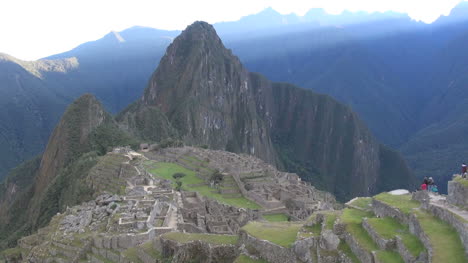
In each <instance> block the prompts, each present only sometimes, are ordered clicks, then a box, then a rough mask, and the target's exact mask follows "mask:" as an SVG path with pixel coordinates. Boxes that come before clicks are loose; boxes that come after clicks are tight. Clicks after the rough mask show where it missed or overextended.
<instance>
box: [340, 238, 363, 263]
mask: <svg viewBox="0 0 468 263" xmlns="http://www.w3.org/2000/svg"><path fill="white" fill-rule="evenodd" d="M338 249H339V250H341V251H343V253H345V255H346V256H348V258H350V259H351V261H352V262H353V263H360V261H359V259H358V258H357V257H356V255H354V253H353V251H352V250H351V248H350V247H349V245H348V244H346V242H344V241H343V240H342V241H340V244H339V245H338Z"/></svg>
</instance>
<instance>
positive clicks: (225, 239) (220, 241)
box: [163, 232, 239, 245]
mask: <svg viewBox="0 0 468 263" xmlns="http://www.w3.org/2000/svg"><path fill="white" fill-rule="evenodd" d="M163 237H164V238H167V239H170V240H174V241H177V242H180V243H188V242H191V241H195V240H200V241H204V242H206V243H210V244H214V245H235V244H236V243H237V241H238V240H239V237H238V236H232V235H214V234H199V233H182V232H169V233H166V234H164V235H163Z"/></svg>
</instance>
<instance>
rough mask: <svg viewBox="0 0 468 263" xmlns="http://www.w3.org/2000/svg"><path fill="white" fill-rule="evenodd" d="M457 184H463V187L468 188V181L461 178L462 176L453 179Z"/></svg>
mask: <svg viewBox="0 0 468 263" xmlns="http://www.w3.org/2000/svg"><path fill="white" fill-rule="evenodd" d="M453 180H454V181H455V182H458V183H460V184H462V185H463V186H465V187H468V179H463V178H461V177H460V176H457V177H455V179H453Z"/></svg>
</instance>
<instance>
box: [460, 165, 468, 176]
mask: <svg viewBox="0 0 468 263" xmlns="http://www.w3.org/2000/svg"><path fill="white" fill-rule="evenodd" d="M467 170H468V167H467V166H466V164H465V163H462V171H461V174H462V177H463V178H466V171H467Z"/></svg>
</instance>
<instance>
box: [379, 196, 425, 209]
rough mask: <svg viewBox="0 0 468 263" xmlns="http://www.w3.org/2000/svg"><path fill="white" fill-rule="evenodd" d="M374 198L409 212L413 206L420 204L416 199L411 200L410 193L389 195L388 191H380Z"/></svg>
mask: <svg viewBox="0 0 468 263" xmlns="http://www.w3.org/2000/svg"><path fill="white" fill-rule="evenodd" d="M374 198H375V199H376V200H378V201H381V202H383V203H386V204H388V205H390V206H392V207H395V208H398V209H400V211H401V212H403V213H405V214H409V213H410V212H411V210H412V209H413V208H418V207H419V206H420V204H419V202H418V201H414V200H411V195H410V194H406V195H391V194H389V193H381V194H378V195H376V196H374Z"/></svg>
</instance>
